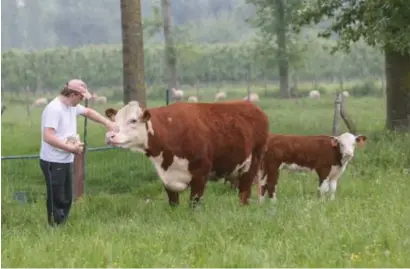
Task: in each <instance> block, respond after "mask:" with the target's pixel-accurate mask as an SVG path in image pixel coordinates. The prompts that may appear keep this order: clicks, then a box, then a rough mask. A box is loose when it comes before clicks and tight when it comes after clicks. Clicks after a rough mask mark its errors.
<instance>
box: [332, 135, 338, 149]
mask: <svg viewBox="0 0 410 269" xmlns="http://www.w3.org/2000/svg"><path fill="white" fill-rule="evenodd" d="M330 144H331V145H332V147H337V145H338V144H339V140H338V139H337V137H335V136H331V137H330Z"/></svg>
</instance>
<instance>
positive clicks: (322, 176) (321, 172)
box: [316, 167, 331, 198]
mask: <svg viewBox="0 0 410 269" xmlns="http://www.w3.org/2000/svg"><path fill="white" fill-rule="evenodd" d="M330 169H331V168H330V167H324V168H319V169H316V173H317V174H318V176H319V188H318V190H319V192H318V194H319V197H321V198H323V196H324V194H325V193H327V192H328V191H329V174H330Z"/></svg>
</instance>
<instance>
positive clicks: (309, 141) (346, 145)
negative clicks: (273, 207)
mask: <svg viewBox="0 0 410 269" xmlns="http://www.w3.org/2000/svg"><path fill="white" fill-rule="evenodd" d="M366 141H367V137H366V136H364V135H358V136H355V135H353V134H351V133H344V134H342V135H340V136H336V137H332V136H324V135H322V136H302V135H281V134H270V135H269V138H268V144H267V152H266V153H265V155H264V160H263V163H262V169H261V171H260V178H259V179H260V184H261V197H260V198H261V199H262V198H264V195H266V194H267V196H268V197H269V198H271V199H272V200H276V185H277V183H278V176H279V170H280V169H283V168H285V169H288V170H294V171H316V173H317V174H318V176H319V193H320V196H323V195H324V194H325V193H327V192H328V191H329V190H330V192H331V199H334V198H335V192H336V188H337V184H338V180H339V178H340V176H341V175H342V174H343V172H344V171H345V169H346V166H347V164H348V163H349V161H350V160H351V159H352V158H353V155H354V149H355V146H356V144H359V145H361V146H363V145H364V144H365V142H366Z"/></svg>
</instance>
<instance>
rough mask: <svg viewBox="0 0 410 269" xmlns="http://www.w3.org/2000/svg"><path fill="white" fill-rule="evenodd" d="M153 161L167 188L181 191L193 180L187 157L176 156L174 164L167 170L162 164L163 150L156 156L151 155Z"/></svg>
mask: <svg viewBox="0 0 410 269" xmlns="http://www.w3.org/2000/svg"><path fill="white" fill-rule="evenodd" d="M151 161H152V163H153V164H154V166H155V169H156V171H157V173H158V176H159V177H160V178H161V180H162V182H163V183H164V186H165V188H167V189H169V190H171V191H176V192H181V191H183V190H185V189H186V188H187V187H188V184H189V183H190V182H191V180H192V175H191V173H190V172H189V170H188V165H189V162H188V160H187V159H184V158H179V157H177V156H174V157H173V160H172V164H171V165H170V166H169V167H168V168H167V170H164V169H163V168H162V166H161V164H162V162H163V161H164V158H163V157H162V152H161V153H160V154H159V155H158V156H156V157H151Z"/></svg>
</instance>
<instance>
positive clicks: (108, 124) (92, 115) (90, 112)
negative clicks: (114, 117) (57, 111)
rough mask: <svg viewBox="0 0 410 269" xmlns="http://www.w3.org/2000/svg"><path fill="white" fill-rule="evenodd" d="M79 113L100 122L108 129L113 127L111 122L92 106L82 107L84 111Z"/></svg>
mask: <svg viewBox="0 0 410 269" xmlns="http://www.w3.org/2000/svg"><path fill="white" fill-rule="evenodd" d="M81 114H82V115H84V116H85V117H87V118H89V119H91V120H93V121H95V122H98V123H101V124H102V125H104V126H105V127H107V128H108V129H112V127H113V123H112V122H111V121H110V120H109V119H108V118H106V117H104V116H103V115H101V114H100V113H98V112H97V111H95V110H94V109H92V108H89V107H84V112H83V113H81Z"/></svg>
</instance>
